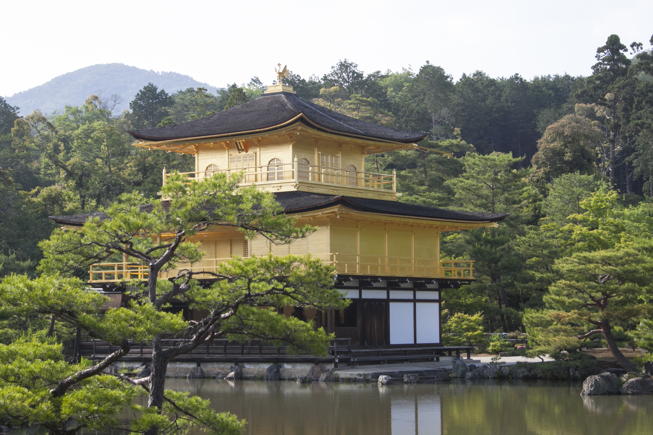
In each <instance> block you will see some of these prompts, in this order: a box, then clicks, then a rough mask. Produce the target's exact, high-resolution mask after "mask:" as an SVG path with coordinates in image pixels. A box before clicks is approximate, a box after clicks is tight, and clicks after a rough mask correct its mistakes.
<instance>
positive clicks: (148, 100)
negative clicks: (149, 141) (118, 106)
mask: <svg viewBox="0 0 653 435" xmlns="http://www.w3.org/2000/svg"><path fill="white" fill-rule="evenodd" d="M172 104H173V99H172V98H171V97H170V95H168V93H167V92H166V91H165V90H163V89H159V88H157V87H156V86H155V85H154V84H152V83H148V84H147V85H145V86H144V87H143V89H141V90H140V91H138V93H137V94H136V96H135V97H134V99H133V100H132V101H131V103H129V108H130V109H131V114H130V115H131V118H132V125H133V126H134V128H137V129H140V128H151V127H156V126H158V125H159V123H161V121H163V119H164V118H165V117H166V115H167V113H168V108H169V107H170V106H172Z"/></svg>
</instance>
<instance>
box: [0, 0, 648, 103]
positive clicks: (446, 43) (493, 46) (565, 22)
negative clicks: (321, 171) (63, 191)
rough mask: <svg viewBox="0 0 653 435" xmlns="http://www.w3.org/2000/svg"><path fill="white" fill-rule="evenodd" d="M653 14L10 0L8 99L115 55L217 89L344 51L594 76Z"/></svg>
mask: <svg viewBox="0 0 653 435" xmlns="http://www.w3.org/2000/svg"><path fill="white" fill-rule="evenodd" d="M652 17H653V1H651V0H648V1H647V0H621V1H615V0H591V1H585V0H546V1H541V0H540V1H529V0H521V1H519V0H512V1H511V0H484V1H464V0H457V1H456V0H450V1H439V0H431V1H416V0H398V1H383V0H375V1H367V0H366V1H361V0H347V1H340V0H330V1H311V0H304V1H284V0H277V1H273V0H272V1H259V0H256V1H253V0H250V1H247V0H240V1H238V0H229V1H219V0H214V1H194V0H176V1H168V0H165V1H164V0H159V1H145V0H130V1H122V0H111V1H106V0H105V1H101V2H100V1H94V0H82V1H72V0H70V1H69V0H58V1H52V0H47V1H33V0H18V1H7V2H4V1H3V2H2V3H0V41H2V42H1V45H0V47H1V48H2V50H1V51H0V56H2V57H1V58H2V66H0V95H4V96H10V95H12V94H14V93H16V92H19V91H22V90H26V89H29V88H31V87H34V86H37V85H39V84H42V83H44V82H46V81H48V80H49V79H51V78H53V77H55V76H57V75H59V74H63V73H66V72H69V71H73V70H75V69H78V68H82V67H85V66H88V65H93V64H98V63H111V62H120V63H125V64H128V65H133V66H136V67H139V68H145V69H152V70H156V71H175V72H179V73H182V74H187V75H190V76H192V77H193V78H195V79H197V80H200V81H203V82H207V83H209V84H212V85H215V86H225V85H226V84H228V83H233V82H236V83H246V82H248V81H249V79H250V78H251V77H252V76H259V77H260V78H261V79H262V81H263V82H264V83H269V82H271V81H272V80H273V78H274V66H275V65H276V64H277V63H278V62H281V63H284V64H288V67H289V69H291V70H292V71H295V72H297V73H299V74H301V75H302V76H309V75H311V74H318V75H321V74H323V73H325V72H327V71H328V69H329V68H330V66H331V65H333V64H335V63H336V62H337V61H338V60H339V59H343V58H347V59H350V60H352V61H354V62H356V63H358V64H359V66H360V67H361V68H362V69H363V70H364V71H366V72H371V71H375V70H383V71H385V70H387V69H391V70H395V71H397V70H401V69H402V68H412V69H413V70H418V69H419V67H420V66H421V65H423V64H424V62H425V61H427V60H429V61H430V62H431V63H432V64H435V65H440V66H442V67H443V68H444V69H445V70H446V71H447V72H448V73H449V74H451V75H453V76H454V78H458V77H459V76H460V75H461V74H462V73H464V72H466V73H471V72H473V71H475V70H482V71H485V72H486V73H488V74H489V75H491V76H495V77H496V76H510V75H512V74H514V73H519V74H521V75H522V76H524V77H526V78H531V77H533V76H534V75H544V74H564V73H569V74H573V75H587V74H589V72H590V66H591V65H592V64H593V63H594V52H595V50H596V47H598V46H599V45H602V44H603V42H604V41H605V39H606V38H607V36H608V35H609V34H611V33H616V34H618V35H619V36H620V37H621V39H622V41H623V42H625V43H626V44H629V43H630V42H632V41H634V40H635V41H640V42H643V43H645V46H646V47H648V40H649V38H650V37H651V34H652V33H653V21H652Z"/></svg>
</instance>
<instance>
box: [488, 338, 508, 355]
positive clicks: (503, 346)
mask: <svg viewBox="0 0 653 435" xmlns="http://www.w3.org/2000/svg"><path fill="white" fill-rule="evenodd" d="M511 350H513V346H512V343H510V342H509V341H508V340H506V339H505V338H503V336H501V334H493V335H492V336H491V337H490V341H489V343H488V345H487V351H488V352H490V353H493V354H496V355H499V354H501V353H505V352H510V351H511Z"/></svg>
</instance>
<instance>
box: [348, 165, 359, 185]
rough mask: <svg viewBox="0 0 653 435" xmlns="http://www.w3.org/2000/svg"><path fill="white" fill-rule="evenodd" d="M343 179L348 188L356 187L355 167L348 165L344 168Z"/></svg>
mask: <svg viewBox="0 0 653 435" xmlns="http://www.w3.org/2000/svg"><path fill="white" fill-rule="evenodd" d="M345 179H346V181H347V184H349V185H350V186H358V175H357V173H356V166H354V165H349V166H347V167H346V168H345Z"/></svg>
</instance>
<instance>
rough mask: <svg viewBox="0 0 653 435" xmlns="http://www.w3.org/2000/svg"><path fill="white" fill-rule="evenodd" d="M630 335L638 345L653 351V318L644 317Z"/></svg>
mask: <svg viewBox="0 0 653 435" xmlns="http://www.w3.org/2000/svg"><path fill="white" fill-rule="evenodd" d="M630 335H631V338H632V339H633V340H634V341H635V343H636V344H637V346H639V347H641V348H643V349H646V350H647V351H649V352H653V320H651V319H648V318H642V319H641V320H640V321H639V323H638V324H637V327H636V328H635V329H634V330H633V331H631V333H630Z"/></svg>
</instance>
